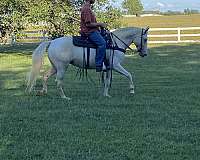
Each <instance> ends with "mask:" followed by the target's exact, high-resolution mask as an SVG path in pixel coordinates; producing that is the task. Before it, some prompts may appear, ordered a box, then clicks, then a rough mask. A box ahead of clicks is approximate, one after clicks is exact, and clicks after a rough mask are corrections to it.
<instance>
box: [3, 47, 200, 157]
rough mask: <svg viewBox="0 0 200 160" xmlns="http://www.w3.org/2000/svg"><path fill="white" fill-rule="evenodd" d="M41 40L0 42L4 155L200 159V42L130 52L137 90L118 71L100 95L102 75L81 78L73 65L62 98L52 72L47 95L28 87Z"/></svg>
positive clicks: (127, 63)
mask: <svg viewBox="0 0 200 160" xmlns="http://www.w3.org/2000/svg"><path fill="white" fill-rule="evenodd" d="M35 47H36V44H24V45H18V46H15V47H10V46H0V159H1V160H183V159H185V160H198V159H200V136H199V135H200V128H199V126H200V100H199V97H200V44H174V45H170V44H169V45H151V46H149V48H150V54H149V56H148V57H146V58H140V57H139V56H138V55H133V56H129V57H127V58H126V59H125V62H124V66H125V68H127V70H128V71H130V72H131V73H134V75H135V76H134V80H135V85H136V94H135V95H134V96H133V95H130V94H129V92H128V91H129V90H128V81H127V79H126V78H124V77H122V76H121V75H119V74H117V73H114V75H113V83H112V89H111V92H110V94H111V95H112V96H113V97H112V98H110V99H107V98H103V97H99V90H100V87H101V85H100V83H99V76H98V75H97V74H96V73H95V72H94V71H91V72H90V73H89V74H90V76H91V77H92V78H93V80H94V81H95V83H94V84H93V83H89V84H88V83H87V82H86V81H83V82H81V81H79V80H78V79H76V78H75V75H76V69H75V68H74V67H72V66H70V67H69V69H68V71H67V72H66V77H65V91H66V94H67V96H69V97H71V98H72V100H71V101H64V100H62V99H60V97H59V95H58V92H57V90H56V84H55V82H54V78H52V79H50V81H49V92H48V94H47V95H46V96H35V95H26V94H25V93H24V89H25V86H24V78H25V76H26V72H27V71H28V70H29V68H30V64H31V51H32V50H33V49H34V48H35ZM47 67H48V63H47V62H45V68H47ZM37 87H41V81H40V80H39V81H38V84H37Z"/></svg>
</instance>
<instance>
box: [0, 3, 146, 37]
mask: <svg viewBox="0 0 200 160" xmlns="http://www.w3.org/2000/svg"><path fill="white" fill-rule="evenodd" d="M112 1H114V2H115V0H112ZM83 2H84V0H3V1H0V31H1V36H4V35H5V34H9V35H11V34H15V35H16V36H20V33H21V31H22V30H24V29H26V28H27V27H28V26H30V24H33V25H35V24H38V23H40V22H42V23H43V24H44V25H43V29H44V30H46V31H47V32H48V35H49V36H50V37H52V38H56V37H60V36H64V35H66V34H78V31H79V21H78V20H79V19H80V18H79V17H80V7H81V5H82V4H83ZM110 2H111V1H110V0H98V1H97V3H96V5H95V6H94V10H95V12H96V14H97V20H98V21H102V22H106V23H108V24H109V27H110V28H117V27H120V21H119V18H120V17H121V16H122V12H123V10H122V9H121V8H120V7H113V5H112V4H113V3H110ZM129 4H131V5H129ZM122 7H123V9H124V10H125V11H126V12H127V11H129V12H130V13H131V14H137V13H139V12H140V11H142V9H143V7H142V5H141V3H140V0H124V1H123V3H122ZM133 11H134V12H133Z"/></svg>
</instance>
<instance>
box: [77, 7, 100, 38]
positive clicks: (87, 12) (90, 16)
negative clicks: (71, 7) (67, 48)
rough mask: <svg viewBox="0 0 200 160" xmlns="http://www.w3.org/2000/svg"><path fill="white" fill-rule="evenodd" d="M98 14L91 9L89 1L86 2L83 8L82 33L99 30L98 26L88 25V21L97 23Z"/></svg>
mask: <svg viewBox="0 0 200 160" xmlns="http://www.w3.org/2000/svg"><path fill="white" fill-rule="evenodd" d="M96 22H97V21H96V16H95V14H94V12H93V11H92V9H91V5H90V4H89V3H85V4H84V5H83V6H82V8H81V27H80V28H81V33H84V34H89V33H91V32H94V31H98V30H99V28H98V27H87V26H86V24H87V23H96Z"/></svg>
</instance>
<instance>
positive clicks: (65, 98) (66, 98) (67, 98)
mask: <svg viewBox="0 0 200 160" xmlns="http://www.w3.org/2000/svg"><path fill="white" fill-rule="evenodd" d="M62 99H64V100H67V101H70V100H72V99H71V98H69V97H66V96H64V97H62Z"/></svg>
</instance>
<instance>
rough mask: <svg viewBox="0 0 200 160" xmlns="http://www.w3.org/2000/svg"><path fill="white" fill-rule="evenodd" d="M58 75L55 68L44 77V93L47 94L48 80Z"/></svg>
mask: <svg viewBox="0 0 200 160" xmlns="http://www.w3.org/2000/svg"><path fill="white" fill-rule="evenodd" d="M55 73H56V69H55V68H54V67H52V68H50V69H49V70H48V71H47V72H46V73H45V74H44V76H43V88H42V91H41V92H42V93H47V81H48V79H49V78H50V77H51V76H53V75H54V74H55Z"/></svg>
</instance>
